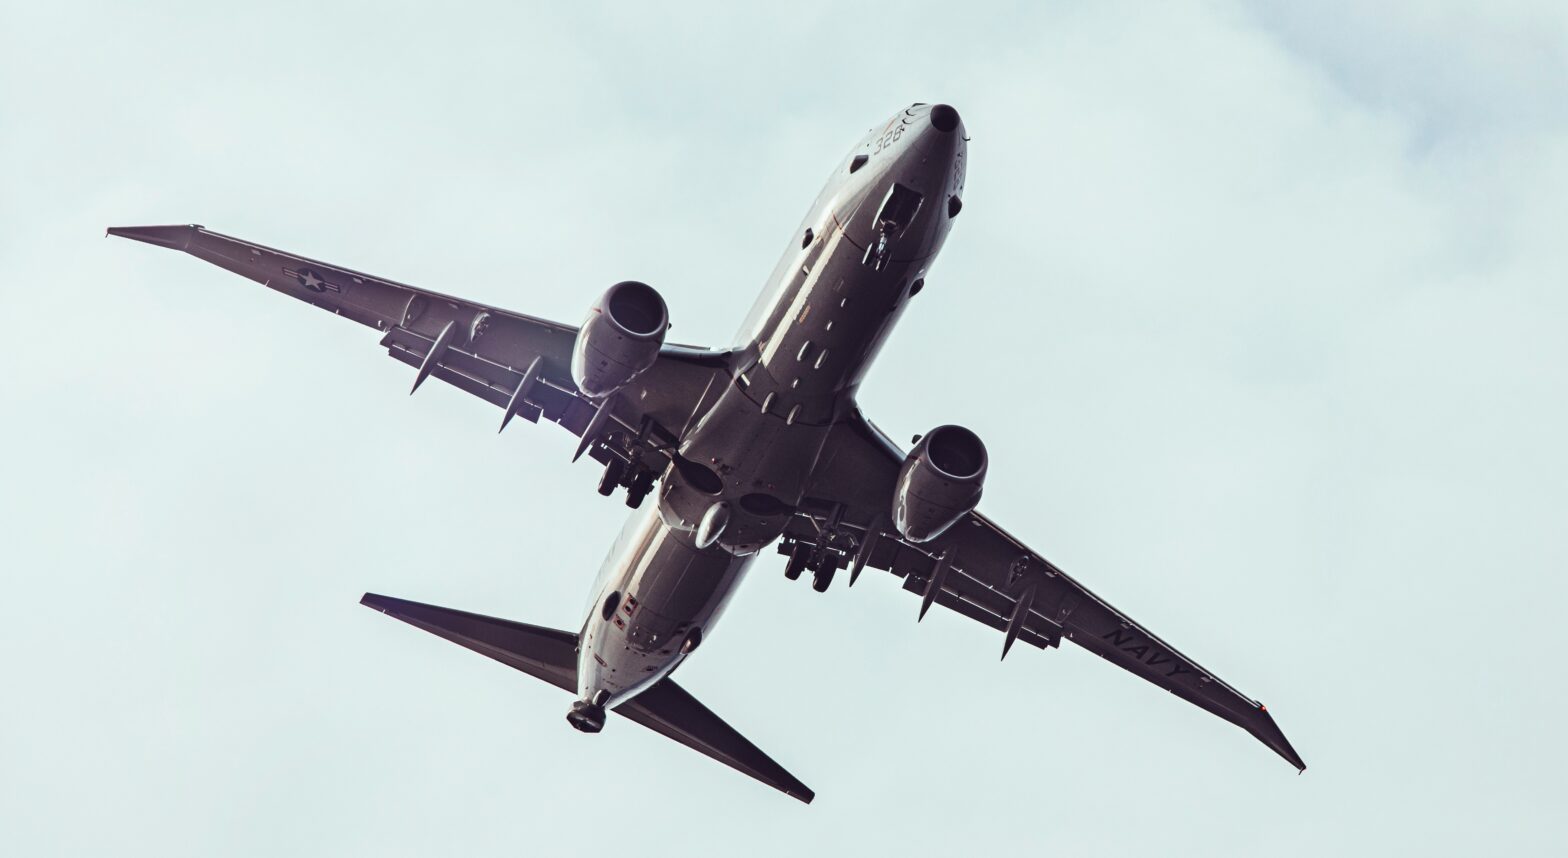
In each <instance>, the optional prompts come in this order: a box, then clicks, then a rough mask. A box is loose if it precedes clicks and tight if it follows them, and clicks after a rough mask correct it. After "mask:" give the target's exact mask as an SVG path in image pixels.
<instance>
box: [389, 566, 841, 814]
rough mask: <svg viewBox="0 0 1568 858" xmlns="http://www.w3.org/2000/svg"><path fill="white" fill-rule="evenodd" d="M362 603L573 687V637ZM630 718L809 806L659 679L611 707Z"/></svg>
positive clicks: (786, 777) (787, 777) (724, 728)
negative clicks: (640, 691) (649, 686)
mask: <svg viewBox="0 0 1568 858" xmlns="http://www.w3.org/2000/svg"><path fill="white" fill-rule="evenodd" d="M359 603H360V604H361V605H365V606H367V607H371V608H375V609H376V610H378V611H380V612H382V613H383V614H388V615H390V616H392V617H395V618H397V619H399V620H402V621H403V622H405V623H408V624H409V625H411V626H417V627H419V628H421V629H424V630H425V631H427V632H430V633H431V634H433V635H438V636H440V637H443V638H446V639H447V640H449V641H451V642H453V643H455V644H457V645H459V646H463V647H467V648H468V649H471V650H473V651H474V652H477V653H479V654H480V655H484V656H488V657H490V658H493V659H495V660H496V661H499V662H501V663H502V664H505V665H507V666H509V667H513V668H516V669H517V670H520V671H522V672H524V673H526V674H528V675H530V676H534V677H537V678H539V679H542V680H544V681H545V682H548V683H550V684H551V685H554V686H556V687H557V688H561V689H564V690H566V691H569V692H574V693H575V692H576V690H577V636H576V635H574V634H572V633H571V632H563V631H560V630H558V629H547V628H544V627H543V626H531V625H528V624H527V623H514V622H512V621H511V620H500V619H496V618H495V617H486V616H481V615H479V614H470V613H468V612H466V611H454V610H452V609H451V608H438V607H436V606H435V605H425V604H421V603H419V602H409V601H406V600H403V599H394V598H391V597H390V596H379V595H376V594H375V593H366V594H365V595H364V597H363V598H361V599H360V600H359ZM614 711H615V712H616V713H617V714H619V715H624V716H625V717H626V718H628V719H629V720H632V721H635V722H637V723H638V724H641V725H643V726H644V727H647V728H648V729H650V730H653V731H654V732H656V733H661V734H663V735H665V736H668V737H669V738H671V739H674V740H675V741H677V742H680V743H681V744H682V745H685V746H686V747H688V748H692V749H694V750H697V751H700V752H702V753H704V754H707V755H708V756H710V757H712V758H713V759H715V760H718V761H719V762H721V763H723V764H725V765H726V766H729V767H730V768H732V769H735V770H736V771H739V772H742V773H744V774H747V775H750V776H751V777H753V778H756V779H757V780H759V781H762V782H763V783H765V784H767V785H768V786H770V787H773V788H774V789H776V790H779V791H781V792H783V793H785V794H786V795H789V796H793V797H794V798H797V799H800V800H801V801H803V802H806V803H808V804H809V803H811V799H812V798H813V797H815V795H816V794H815V793H813V792H812V791H811V790H810V789H809V788H808V787H807V786H806V785H805V784H803V783H801V782H800V781H799V780H797V779H796V778H795V776H794V775H792V774H790V773H789V772H787V771H785V770H784V767H783V766H780V765H779V764H778V763H776V762H774V761H773V759H772V758H771V757H769V756H768V755H767V754H764V753H763V752H762V751H760V750H758V748H757V746H756V745H753V744H752V743H751V742H748V741H747V740H746V737H745V736H742V735H741V734H740V733H739V732H737V731H736V730H735V728H733V727H731V726H730V725H728V724H726V723H724V720H723V719H722V718H720V717H719V716H717V715H715V714H713V712H712V711H711V710H710V709H708V707H706V706H704V705H702V704H701V703H699V702H697V699H696V698H695V697H692V696H691V695H690V694H688V693H687V692H686V690H685V689H684V688H681V687H680V686H679V685H676V684H675V683H674V682H673V681H671V680H669V679H663V680H660V681H659V682H658V683H657V684H655V685H654V686H653V687H651V688H649V689H648V690H647V691H644V692H642V693H641V694H638V695H637V696H636V697H633V698H632V699H631V700H628V701H627V702H625V703H623V704H621V705H620V706H618V707H616V709H615V710H614Z"/></svg>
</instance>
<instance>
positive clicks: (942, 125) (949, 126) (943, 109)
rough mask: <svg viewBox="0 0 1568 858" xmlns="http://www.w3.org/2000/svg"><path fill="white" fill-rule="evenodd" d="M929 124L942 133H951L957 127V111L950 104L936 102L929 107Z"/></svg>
mask: <svg viewBox="0 0 1568 858" xmlns="http://www.w3.org/2000/svg"><path fill="white" fill-rule="evenodd" d="M931 125H932V127H934V128H935V129H936V130H938V131H940V132H942V133H943V134H951V133H952V131H953V129H955V128H957V127H958V111H956V110H954V109H953V107H952V105H949V104H938V105H937V106H935V107H933V108H931Z"/></svg>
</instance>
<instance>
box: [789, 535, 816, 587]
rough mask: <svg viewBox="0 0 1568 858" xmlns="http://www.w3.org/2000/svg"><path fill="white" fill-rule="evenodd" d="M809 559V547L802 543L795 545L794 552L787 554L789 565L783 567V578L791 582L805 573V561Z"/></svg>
mask: <svg viewBox="0 0 1568 858" xmlns="http://www.w3.org/2000/svg"><path fill="white" fill-rule="evenodd" d="M810 559H811V546H809V545H807V544H806V543H804V542H797V543H795V550H794V551H791V552H790V553H789V563H787V564H785V565H784V577H785V578H788V579H789V580H791V581H793V580H795V579H796V578H799V577H800V573H802V572H804V571H806V561H807V560H810Z"/></svg>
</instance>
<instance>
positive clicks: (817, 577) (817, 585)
mask: <svg viewBox="0 0 1568 858" xmlns="http://www.w3.org/2000/svg"><path fill="white" fill-rule="evenodd" d="M779 552H780V553H783V554H788V555H789V562H788V563H786V564H785V565H784V577H785V578H788V579H789V580H791V581H794V580H796V579H797V578H799V577H800V574H801V573H802V572H807V571H809V572H811V589H813V590H816V591H817V592H818V593H826V592H827V589H828V586H829V585H830V584H832V583H833V573H834V572H837V571H838V570H840V569H842V568H844V566H845V565H846V564H847V562H848V560H849V557H848V555H847V554H845V553H844V552H843V551H840V550H838V549H836V548H832V547H823V546H819V545H812V544H811V543H809V542H798V541H786V542H785V543H783V544H780V545H779Z"/></svg>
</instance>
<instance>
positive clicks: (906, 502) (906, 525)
mask: <svg viewBox="0 0 1568 858" xmlns="http://www.w3.org/2000/svg"><path fill="white" fill-rule="evenodd" d="M988 462H989V460H988V459H987V457H986V453H985V445H984V444H982V443H981V442H980V436H978V435H976V434H975V433H973V432H971V431H969V430H968V429H965V428H964V427H962V426H938V427H937V428H935V429H932V430H931V431H930V432H927V433H926V435H925V437H923V438H921V439H920V443H918V444H916V445H915V448H914V449H913V450H910V451H909V455H908V456H907V457H905V459H904V465H903V467H901V468H899V471H898V487H897V489H896V490H895V491H894V494H893V526H894V527H896V528H898V532H899V534H900V535H901V536H903V537H904V538H905V539H907V540H909V541H910V542H928V541H930V540H932V539H935V538H937V537H938V536H941V535H942V532H943V531H945V530H947V529H948V528H949V527H952V526H953V524H954V522H957V521H958V520H959V519H960V518H963V517H964V515H965V514H966V513H968V512H970V511H972V510H973V509H974V508H975V507H976V506H978V505H979V503H980V489H981V487H982V486H983V485H984V484H985V473H986V466H987V464H988Z"/></svg>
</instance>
